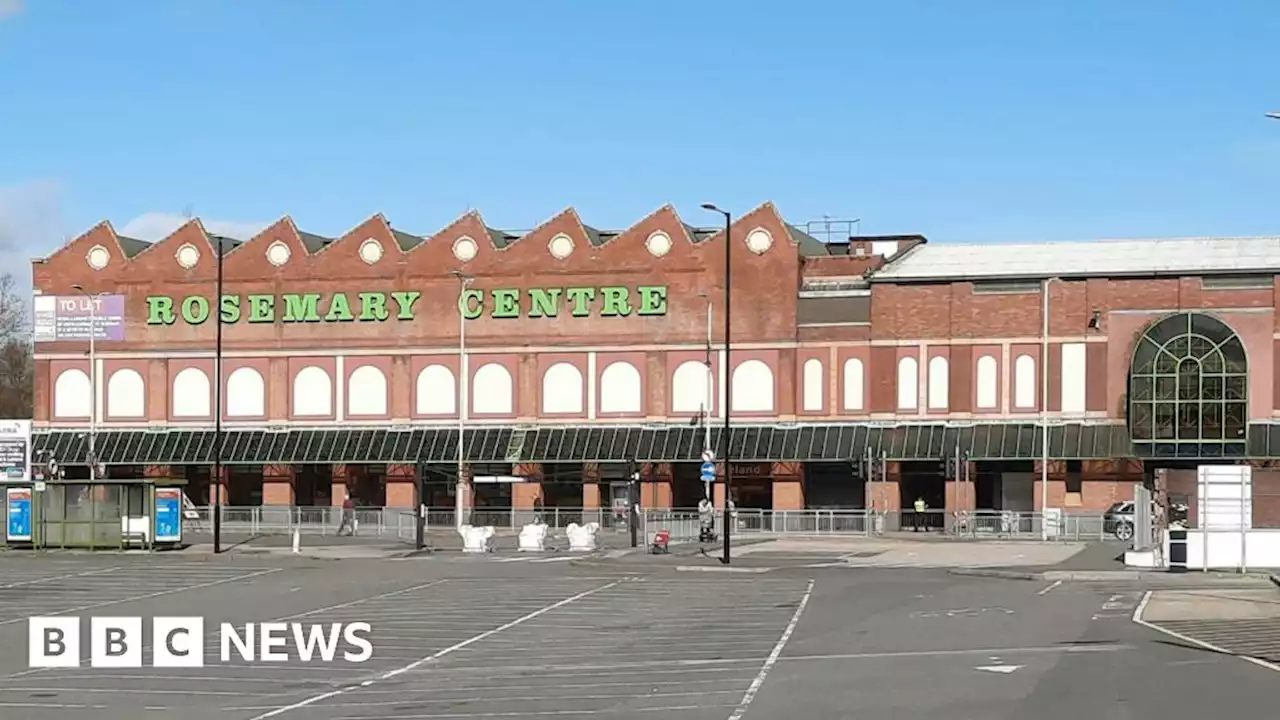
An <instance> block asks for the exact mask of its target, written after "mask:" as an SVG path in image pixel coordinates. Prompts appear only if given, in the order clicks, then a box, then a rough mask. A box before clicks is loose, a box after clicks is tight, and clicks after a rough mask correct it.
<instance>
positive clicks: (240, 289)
mask: <svg viewBox="0 0 1280 720" xmlns="http://www.w3.org/2000/svg"><path fill="white" fill-rule="evenodd" d="M725 242H726V238H725V234H724V232H723V230H708V229H700V228H695V227H692V226H690V225H688V224H686V223H685V222H684V221H683V220H682V219H681V217H680V216H679V215H677V213H676V211H675V210H674V209H673V208H671V207H663V208H660V209H658V210H657V211H655V212H653V213H652V214H651V215H649V216H648V217H646V218H644V219H642V220H640V221H639V222H637V223H636V224H635V225H633V226H632V227H630V228H627V229H625V230H622V231H616V232H610V231H603V230H598V229H595V228H592V227H590V226H587V225H585V224H584V223H583V222H582V221H581V220H580V219H579V217H578V215H577V214H576V213H575V212H574V211H573V210H566V211H564V212H562V213H561V214H559V215H557V216H555V217H553V218H551V219H550V220H548V221H547V222H545V223H544V224H542V225H541V226H539V227H537V228H535V229H534V230H532V231H529V232H524V233H518V234H513V233H506V232H503V231H499V230H495V229H493V228H489V227H487V226H486V225H485V224H484V222H483V220H482V218H481V217H480V215H479V214H477V213H470V214H467V215H465V216H463V217H461V218H459V219H458V220H456V221H455V222H454V223H452V224H451V225H449V226H448V227H446V228H444V229H442V230H440V231H439V232H436V233H435V234H432V235H430V236H422V235H415V234H410V233H406V232H403V231H401V230H399V229H397V228H393V227H392V226H391V225H390V224H389V223H388V221H387V220H386V219H384V218H383V217H382V216H380V215H376V216H374V217H371V218H369V219H368V220H366V221H364V222H363V223H361V224H359V225H358V226H356V227H355V228H354V229H352V230H351V231H350V232H348V233H346V234H345V235H343V236H342V237H338V238H329V237H322V236H319V235H314V234H311V233H306V232H302V231H300V230H299V229H298V228H297V227H295V225H294V223H293V221H292V220H290V219H289V218H283V219H281V220H280V221H278V222H276V223H274V224H273V225H271V226H270V227H269V228H267V229H266V230H264V231H263V232H262V233H260V234H259V235H258V236H256V237H254V238H252V239H248V240H245V241H243V242H242V241H238V240H232V239H227V238H218V237H211V236H210V235H209V234H208V233H206V232H205V230H204V229H203V227H202V226H201V224H200V223H199V221H196V220H193V221H191V222H190V223H188V224H186V225H185V226H183V227H182V228H180V229H179V230H177V231H176V232H174V233H173V234H172V235H171V236H170V237H168V238H166V239H164V240H162V241H160V242H156V243H153V244H149V243H145V242H141V241H138V240H136V239H131V238H127V237H121V236H119V235H118V234H117V233H115V231H114V230H113V229H112V228H111V226H110V225H109V224H107V223H103V224H101V225H98V226H96V227H94V228H92V229H91V230H89V231H88V232H86V233H85V234H84V235H82V236H80V237H78V238H76V239H74V240H72V241H71V242H69V243H67V245H66V246H65V247H63V248H62V249H60V250H59V251H57V252H55V253H54V254H52V255H51V256H49V257H48V258H44V259H40V260H36V261H35V262H34V264H33V279H34V286H35V288H36V293H37V297H36V299H35V315H36V335H37V347H36V366H37V368H36V369H37V373H36V375H37V380H36V417H35V420H36V423H37V426H38V427H39V429H40V432H39V433H38V437H37V442H36V451H37V454H41V453H43V457H45V458H47V457H49V456H54V457H56V458H57V459H58V460H59V461H60V463H61V464H62V465H63V466H64V467H70V468H71V469H72V472H73V473H75V472H81V471H87V467H83V466H85V465H86V461H87V458H88V457H89V456H88V442H87V441H88V435H89V433H87V432H86V428H87V426H88V425H89V424H90V420H91V418H92V419H93V420H94V423H93V424H94V426H95V428H96V430H95V433H94V437H95V439H96V449H97V457H98V460H99V461H100V462H101V463H103V464H104V465H105V466H106V468H107V471H108V472H109V473H113V474H115V473H119V474H137V473H151V474H156V475H178V474H181V475H185V476H186V477H187V478H188V480H189V482H190V485H191V488H192V489H191V494H192V497H193V499H195V500H196V502H203V501H204V499H205V498H207V497H208V493H209V491H210V488H211V487H214V486H217V485H218V484H219V483H217V482H215V479H214V478H212V477H211V473H210V465H211V463H212V459H213V454H214V447H213V432H212V426H213V417H214V416H213V412H214V411H215V405H216V402H215V398H216V397H217V395H218V394H219V393H217V392H216V388H215V383H214V380H213V374H214V347H215V342H214V338H215V328H216V320H217V319H218V318H221V320H222V323H223V331H224V345H223V348H224V349H223V355H222V357H223V361H222V362H223V377H222V378H221V379H220V380H219V382H220V384H221V388H222V392H221V397H222V407H221V408H220V411H221V413H222V419H223V425H224V428H225V430H226V431H225V445H224V448H223V452H222V457H223V459H224V462H225V463H226V464H227V468H226V472H225V473H224V476H223V477H222V478H221V486H222V487H224V488H225V490H224V492H225V499H226V501H227V502H230V503H231V504H237V505H252V504H259V503H263V504H289V503H294V504H302V505H308V504H328V503H330V502H338V501H340V498H341V494H340V493H339V492H336V491H335V486H349V487H352V488H354V490H355V492H356V493H357V495H358V496H360V497H361V498H362V499H363V500H364V502H366V503H370V504H379V505H382V504H385V505H388V506H395V507H405V506H411V505H412V503H413V482H412V481H413V479H414V477H415V474H416V473H422V474H424V476H425V477H427V478H428V487H429V496H428V498H427V500H428V502H429V504H432V505H443V506H451V505H452V502H453V500H452V495H451V493H452V492H453V480H454V478H456V473H457V468H458V452H459V449H458V437H459V436H458V428H459V426H462V427H463V428H464V434H463V438H464V441H465V442H464V444H465V447H464V448H463V451H462V453H463V457H462V460H463V464H462V472H463V473H465V474H467V475H518V476H523V477H526V478H528V479H529V482H525V483H519V484H515V485H475V486H474V489H473V497H472V498H470V500H471V501H472V502H474V503H475V504H477V505H490V506H516V507H527V506H529V505H531V504H532V503H533V502H534V500H535V498H541V499H542V501H543V502H544V503H545V504H546V505H547V506H553V505H558V506H564V507H570V506H573V507H577V506H586V507H592V506H596V505H599V504H607V503H608V502H609V501H610V494H611V493H612V492H613V491H614V489H615V488H616V487H618V485H617V483H619V482H620V481H623V480H624V479H625V477H626V475H627V473H628V472H629V470H630V468H631V467H632V464H633V463H634V464H635V467H637V468H639V469H640V471H641V472H642V476H643V477H644V479H645V483H644V487H645V496H644V501H645V503H646V504H648V505H650V506H669V505H676V506H690V505H693V504H695V503H696V501H697V498H698V497H699V496H700V493H701V492H702V490H701V484H700V483H699V482H698V461H699V457H700V455H701V453H702V451H703V449H704V445H705V444H706V442H707V440H708V437H709V441H710V444H711V447H713V448H714V449H715V450H716V451H717V452H718V453H719V456H720V457H724V453H725V451H726V449H725V447H724V444H723V440H724V438H723V436H722V430H721V428H722V426H723V414H724V408H725V404H726V403H725V400H726V395H728V396H729V398H730V399H731V406H732V418H731V420H732V425H733V428H734V429H733V431H732V434H731V437H730V446H729V448H728V452H729V454H730V457H731V458H732V459H733V461H734V464H733V468H732V470H733V475H734V486H735V488H736V492H737V493H738V504H739V505H740V506H742V507H773V508H781V509H789V508H803V507H875V508H878V509H896V508H898V507H900V506H902V505H909V504H910V503H911V501H912V500H913V499H914V498H916V497H923V498H925V499H926V500H927V501H928V502H929V504H930V506H931V507H935V508H939V507H946V508H947V509H950V510H960V509H969V508H975V507H978V508H984V509H985V508H993V509H1000V508H1003V509H1018V510H1022V509H1025V510H1031V509H1038V508H1039V506H1040V503H1041V501H1040V496H1041V493H1040V477H1041V475H1040V473H1041V471H1042V469H1043V465H1042V460H1041V458H1042V457H1043V456H1044V455H1046V453H1045V452H1044V449H1043V447H1042V442H1041V437H1042V433H1043V428H1044V426H1045V421H1046V420H1047V424H1048V437H1049V444H1048V452H1047V456H1048V458H1049V463H1048V468H1047V469H1048V477H1049V488H1048V498H1049V504H1050V506H1051V507H1060V508H1066V509H1068V510H1071V509H1091V510H1098V509H1101V508H1105V507H1106V506H1108V505H1110V504H1111V503H1112V502H1113V501H1116V500H1119V499H1127V498H1128V497H1130V496H1131V494H1132V484H1133V483H1134V482H1142V481H1143V479H1144V478H1145V477H1149V476H1150V474H1151V472H1152V471H1153V470H1154V469H1155V468H1156V467H1182V466H1184V465H1187V464H1194V463H1195V462H1197V461H1199V460H1201V459H1204V458H1211V459H1223V458H1226V459H1228V460H1230V461H1237V460H1246V459H1249V460H1255V461H1258V460H1266V459H1269V458H1271V457H1272V456H1273V454H1275V453H1276V452H1277V451H1280V439H1276V440H1273V439H1272V438H1273V435H1275V434H1276V433H1275V432H1274V428H1273V425H1272V422H1273V418H1274V417H1275V415H1276V412H1277V408H1280V384H1278V383H1277V382H1276V373H1275V367H1276V363H1275V362H1274V358H1273V354H1274V352H1275V348H1276V343H1277V338H1280V335H1278V334H1277V331H1280V325H1277V323H1278V322H1280V319H1278V317H1277V312H1276V310H1277V302H1278V300H1277V297H1278V296H1277V293H1276V288H1275V284H1276V278H1277V274H1278V273H1280V240H1277V239H1273V238H1238V239H1232V238H1226V239H1206V240H1196V239H1191V240H1165V241H1125V242H1097V243H1070V244H1050V245H1030V246H1014V245H989V246H959V245H931V244H928V243H926V242H925V239H924V238H923V237H920V236H911V235H906V236H891V237H853V238H848V239H847V240H846V239H843V238H841V240H840V241H838V242H823V241H819V240H818V239H816V238H815V237H813V236H811V235H809V234H807V233H805V232H804V231H802V230H801V229H799V228H797V227H796V226H793V225H790V224H788V223H787V222H786V221H784V219H783V218H782V217H781V216H780V215H779V213H778V212H777V210H776V209H775V208H774V207H773V206H772V205H770V204H766V205H763V206H761V207H759V208H756V209H755V210H752V211H751V212H749V213H747V214H745V215H743V216H742V217H740V218H737V219H735V221H734V224H733V227H732V232H731V234H730V242H731V243H732V247H731V249H730V253H731V255H732V298H731V303H732V324H733V326H732V337H731V345H730V347H731V353H730V354H729V358H730V361H729V362H730V364H731V365H732V371H731V372H724V368H725V365H726V354H725V348H724V334H723V325H722V319H723V317H724V314H723V313H724V280H725V267H724V258H725V245H724V243H725ZM219 248H221V252H222V253H223V255H222V257H223V277H224V290H223V297H222V298H221V299H220V300H218V299H215V297H214V296H215V295H216V279H217V266H218V263H217V257H218V252H219ZM1046 287H1047V297H1046V295H1045V292H1044V289H1045V288H1046ZM90 305H92V307H93V308H94V310H93V312H94V314H95V317H96V318H97V319H96V320H94V321H90V320H88V319H87V316H88V313H89V306H90ZM1046 307H1047V308H1048V316H1047V317H1048V323H1047V325H1048V332H1047V333H1045V332H1044V325H1045V322H1044V320H1045V308H1046ZM91 322H96V323H97V325H96V327H97V328H98V329H97V340H96V342H95V347H94V354H95V358H96V365H97V367H96V368H93V369H91V368H90V362H89V358H88V356H87V350H88V342H87V328H89V327H91ZM464 328H465V342H464V334H463V329H464ZM464 344H465V350H464ZM459 377H461V378H463V381H462V382H459V380H458V378H459ZM708 421H709V424H710V425H711V428H710V432H709V433H707V432H706V429H705V427H704V425H703V423H704V422H708ZM1273 448H1275V449H1273ZM77 466H80V467H79V469H77ZM721 470H722V471H723V467H722V468H721ZM957 476H958V478H957Z"/></svg>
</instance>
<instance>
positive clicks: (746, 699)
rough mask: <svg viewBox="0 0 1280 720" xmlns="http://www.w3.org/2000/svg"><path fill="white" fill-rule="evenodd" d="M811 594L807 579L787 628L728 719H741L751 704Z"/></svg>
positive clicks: (780, 653) (810, 583)
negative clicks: (802, 594)
mask: <svg viewBox="0 0 1280 720" xmlns="http://www.w3.org/2000/svg"><path fill="white" fill-rule="evenodd" d="M811 595H813V581H812V580H810V581H809V585H808V587H806V588H805V590H804V597H802V598H800V605H798V606H797V607H796V612H795V614H794V615H792V616H791V622H789V623H787V629H786V630H783V631H782V637H780V638H778V644H776V645H774V646H773V651H772V652H770V653H769V657H767V658H765V661H764V665H762V666H760V672H759V673H758V674H757V675H756V679H755V680H752V681H751V687H749V688H747V692H746V694H745V695H743V696H742V700H741V701H739V702H738V707H737V708H735V709H734V711H733V714H731V715H730V716H729V720H742V716H743V715H744V714H745V713H746V712H747V708H748V707H750V706H751V701H752V700H755V699H756V693H758V692H760V686H762V685H764V680H765V678H766V677H768V676H769V671H770V670H772V669H773V666H774V665H775V664H776V663H777V662H778V657H779V656H780V655H782V650H783V648H785V647H786V646H787V641H788V640H790V639H791V633H793V632H795V630H796V625H799V624H800V616H801V615H802V614H803V613H804V609H805V608H806V607H808V605H809V597H810V596H811Z"/></svg>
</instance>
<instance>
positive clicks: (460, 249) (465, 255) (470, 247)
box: [453, 235, 480, 262]
mask: <svg viewBox="0 0 1280 720" xmlns="http://www.w3.org/2000/svg"><path fill="white" fill-rule="evenodd" d="M479 252H480V246H479V245H477V244H476V241H475V240H472V239H471V238H469V237H467V236H465V235H464V236H462V237H460V238H458V239H457V240H454V241H453V256H454V257H456V258H458V259H459V260H461V261H462V262H471V261H472V260H475V259H476V255H477V254H478V253H479Z"/></svg>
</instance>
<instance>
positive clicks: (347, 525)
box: [338, 489, 356, 535]
mask: <svg viewBox="0 0 1280 720" xmlns="http://www.w3.org/2000/svg"><path fill="white" fill-rule="evenodd" d="M343 495H344V496H345V497H344V499H343V501H342V522H341V523H340V524H339V525H338V534H339V535H341V534H342V531H343V530H346V531H347V535H355V534H356V503H355V501H354V500H352V499H351V490H350V489H347V490H344V491H343Z"/></svg>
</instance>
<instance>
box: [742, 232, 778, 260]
mask: <svg viewBox="0 0 1280 720" xmlns="http://www.w3.org/2000/svg"><path fill="white" fill-rule="evenodd" d="M771 247H773V236H772V235H770V234H769V231H768V230H765V229H764V228H756V229H755V230H752V231H751V232H749V233H747V249H748V250H750V251H751V252H753V253H755V254H757V255H763V254H765V253H766V252H768V251H769V248H771Z"/></svg>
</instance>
